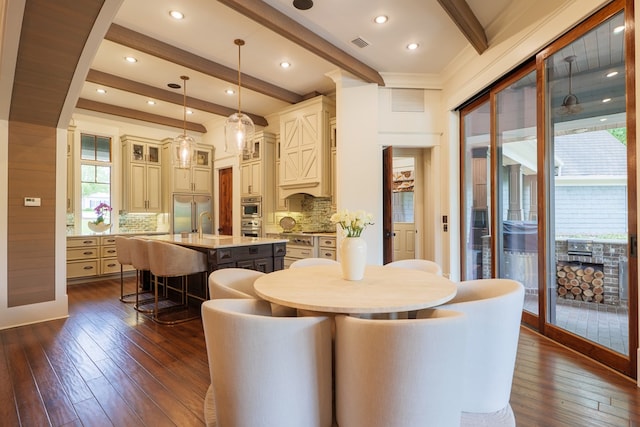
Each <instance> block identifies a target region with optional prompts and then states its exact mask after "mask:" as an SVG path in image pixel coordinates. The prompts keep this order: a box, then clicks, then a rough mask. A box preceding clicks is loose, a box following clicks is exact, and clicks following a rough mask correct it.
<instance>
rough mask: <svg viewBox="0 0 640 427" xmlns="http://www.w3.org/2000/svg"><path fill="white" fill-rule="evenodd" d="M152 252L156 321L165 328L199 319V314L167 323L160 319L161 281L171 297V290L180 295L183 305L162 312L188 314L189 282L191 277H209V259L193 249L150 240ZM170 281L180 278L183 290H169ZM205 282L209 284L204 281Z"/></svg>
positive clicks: (151, 266) (166, 308)
mask: <svg viewBox="0 0 640 427" xmlns="http://www.w3.org/2000/svg"><path fill="white" fill-rule="evenodd" d="M148 245H149V246H148V248H149V265H150V268H151V274H153V276H154V285H155V286H154V288H155V307H154V311H153V320H154V321H155V322H157V323H161V324H164V325H173V324H176V323H182V322H186V321H188V320H193V319H198V318H199V317H200V316H199V314H196V315H193V316H187V317H184V318H180V319H176V320H164V319H161V318H160V308H159V301H158V278H159V277H162V278H164V279H165V280H164V294H165V296H168V289H173V290H177V291H178V292H180V297H181V304H179V305H173V306H168V307H165V308H163V310H162V311H163V312H165V311H170V310H173V309H176V308H182V309H185V310H187V312H188V308H189V278H188V276H189V275H191V274H196V273H208V267H207V255H206V254H205V253H204V252H199V251H196V250H193V249H189V248H185V247H182V246H179V245H174V244H171V243H165V242H159V241H155V240H150V241H149V242H148ZM170 277H180V288H172V287H170V284H169V281H168V280H167V279H168V278H170ZM205 282H206V281H205Z"/></svg>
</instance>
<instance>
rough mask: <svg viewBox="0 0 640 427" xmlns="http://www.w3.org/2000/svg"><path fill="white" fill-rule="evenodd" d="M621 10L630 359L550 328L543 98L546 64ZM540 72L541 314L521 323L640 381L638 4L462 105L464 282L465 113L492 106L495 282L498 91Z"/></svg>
mask: <svg viewBox="0 0 640 427" xmlns="http://www.w3.org/2000/svg"><path fill="white" fill-rule="evenodd" d="M620 11H624V14H625V17H624V19H625V28H626V30H625V35H624V37H625V40H624V43H625V67H626V72H625V79H626V80H625V83H626V117H627V119H626V128H627V183H628V184H627V188H628V190H627V191H628V196H627V197H628V234H629V242H628V248H629V267H628V268H629V269H628V281H629V355H628V356H625V355H623V354H620V353H617V352H615V351H613V350H611V349H609V348H606V347H604V346H602V345H599V344H596V343H594V342H593V341H588V340H586V339H584V338H582V337H579V336H577V335H574V334H572V333H570V332H568V331H565V330H563V329H561V328H559V327H557V326H555V325H553V324H550V323H547V322H546V318H547V315H546V313H547V310H548V308H549V307H548V303H547V298H548V296H547V283H546V282H547V275H548V271H549V269H550V268H552V266H553V268H555V260H554V258H555V254H553V253H550V250H549V245H548V238H547V230H548V227H549V218H550V217H551V216H550V215H551V214H552V213H551V212H549V210H550V206H549V205H550V204H549V203H548V201H547V198H548V197H549V192H548V189H549V188H550V187H549V185H550V180H551V177H549V176H548V175H547V174H546V173H545V172H546V171H547V164H548V162H550V161H551V159H553V155H552V154H553V153H550V152H549V148H548V145H549V144H548V142H547V141H548V130H547V129H546V125H547V120H546V114H547V112H548V111H547V110H548V108H547V106H546V103H547V101H546V96H545V81H546V75H545V73H546V71H545V62H544V60H545V59H546V58H547V57H549V56H550V55H552V54H554V53H556V52H558V51H559V50H560V49H562V48H563V47H565V46H567V45H568V44H571V43H572V42H574V41H575V40H577V39H579V38H580V37H582V36H583V35H585V34H586V33H588V32H589V31H591V30H593V29H594V28H596V27H597V26H599V25H600V24H601V23H603V22H604V21H606V20H607V19H609V18H611V17H612V16H614V15H615V14H617V13H619V12H620ZM534 69H535V70H536V72H537V75H536V80H537V83H536V85H537V106H536V114H537V118H536V121H537V131H536V132H537V167H538V177H537V188H538V191H537V203H538V314H537V315H536V314H535V313H531V312H527V311H523V316H522V320H523V323H524V324H526V325H528V326H530V327H532V328H533V329H536V330H538V331H539V332H540V333H541V334H543V335H545V336H547V337H549V338H551V339H553V340H555V341H557V342H560V343H562V344H564V345H566V346H567V347H569V348H572V349H574V350H576V351H578V352H580V353H583V354H586V355H588V356H589V357H591V358H593V359H595V360H598V361H600V362H602V363H604V364H605V365H607V366H609V367H611V368H613V369H616V370H618V371H620V372H622V373H624V374H625V375H628V376H630V377H632V378H637V362H638V361H637V357H638V355H637V351H638V350H637V349H638V265H637V264H638V260H637V254H636V252H637V248H636V236H637V226H638V224H637V214H638V213H637V211H638V209H637V194H636V193H637V182H636V179H637V177H636V175H637V172H636V169H637V165H636V161H637V159H636V118H635V116H636V108H635V88H636V85H635V35H634V0H613V1H612V2H611V3H609V4H608V5H605V6H604V7H603V8H602V9H600V10H599V11H597V12H595V13H594V14H593V15H591V16H590V17H588V18H586V19H585V20H584V21H582V22H581V23H580V24H578V25H576V26H575V27H574V28H573V29H571V30H569V31H567V32H566V33H565V34H564V35H562V36H560V37H559V38H558V39H556V40H555V41H553V42H552V43H550V44H549V45H548V46H547V47H545V48H544V49H542V50H540V51H539V53H538V54H537V55H535V58H532V60H531V61H527V62H526V63H524V64H523V65H522V66H521V67H519V68H518V69H516V70H515V71H513V72H512V73H510V74H509V75H507V76H506V77H504V78H503V79H501V80H500V81H498V82H497V83H495V84H494V85H493V86H491V87H490V88H489V89H488V90H487V91H486V92H484V93H483V94H481V95H479V96H478V97H477V98H475V99H474V100H472V101H470V102H469V103H467V104H466V105H464V106H462V107H461V108H460V109H459V111H460V176H459V182H460V185H461V192H460V194H461V203H460V221H461V223H460V225H461V230H462V231H461V233H460V248H461V251H462V253H461V256H460V272H461V279H462V280H469V278H467V277H465V276H466V272H467V265H466V264H467V262H468V260H467V254H466V250H467V246H466V239H467V236H466V232H465V230H466V229H467V228H466V227H467V226H468V224H466V223H465V218H467V212H466V210H467V209H468V208H469V206H466V203H465V200H466V199H465V194H466V191H467V189H466V188H465V186H466V185H467V183H466V181H465V168H466V167H470V165H466V164H465V155H466V149H467V147H466V144H465V139H464V138H465V128H464V118H465V116H466V115H467V114H470V113H472V112H473V111H474V110H476V109H477V108H479V106H481V105H482V104H484V103H485V102H487V101H488V102H489V108H490V111H491V113H490V119H489V120H490V123H489V125H490V136H489V137H490V146H489V152H490V157H491V161H490V166H489V168H490V185H491V192H490V203H491V206H490V207H489V212H490V222H489V227H490V230H493V231H494V232H491V233H490V234H491V237H490V242H491V243H490V251H491V277H495V275H496V274H497V271H498V268H497V262H498V256H497V255H498V254H497V253H496V251H497V242H496V239H497V236H496V234H497V233H495V230H497V228H496V227H497V215H496V213H497V212H496V209H497V197H498V196H497V191H499V189H498V188H497V176H496V174H497V171H498V163H499V160H500V159H499V157H498V149H497V143H496V135H495V130H496V117H497V116H496V102H495V101H496V94H497V92H499V91H500V90H502V89H504V88H506V87H508V86H509V85H511V84H513V83H514V82H515V81H517V80H518V79H520V78H522V77H523V76H525V75H526V74H527V73H529V72H531V71H533V70H534Z"/></svg>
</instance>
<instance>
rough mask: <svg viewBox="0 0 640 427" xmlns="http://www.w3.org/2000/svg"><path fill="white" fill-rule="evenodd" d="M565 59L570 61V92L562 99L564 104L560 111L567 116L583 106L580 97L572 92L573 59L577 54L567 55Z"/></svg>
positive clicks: (580, 109)
mask: <svg viewBox="0 0 640 427" xmlns="http://www.w3.org/2000/svg"><path fill="white" fill-rule="evenodd" d="M564 60H565V61H566V62H568V63H569V93H568V94H567V96H565V97H564V99H563V100H562V105H561V106H560V108H559V110H558V113H559V114H560V115H563V116H566V115H569V114H576V113H579V112H581V111H582V106H581V105H580V101H578V97H577V96H576V95H574V94H573V92H572V89H573V87H572V83H573V82H572V79H573V61H575V60H576V56H575V55H571V56H567V57H566V58H564Z"/></svg>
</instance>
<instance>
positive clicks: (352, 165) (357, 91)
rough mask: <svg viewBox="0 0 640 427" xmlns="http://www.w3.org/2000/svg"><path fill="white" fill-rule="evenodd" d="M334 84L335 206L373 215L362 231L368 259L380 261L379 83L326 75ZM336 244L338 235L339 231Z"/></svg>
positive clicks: (380, 151) (340, 73)
mask: <svg viewBox="0 0 640 427" xmlns="http://www.w3.org/2000/svg"><path fill="white" fill-rule="evenodd" d="M329 77H331V78H332V79H333V80H334V82H335V84H336V129H337V141H338V143H337V148H336V179H337V182H338V185H337V189H336V191H337V193H338V194H337V198H336V200H337V208H338V210H341V209H349V210H358V209H363V210H365V211H367V212H369V213H371V214H373V217H374V222H375V224H374V225H370V226H368V227H367V229H366V230H365V231H364V233H363V234H362V235H363V237H364V239H365V240H366V242H367V262H368V263H369V264H382V147H380V144H379V142H378V85H376V84H373V83H364V82H362V81H360V80H358V79H356V78H355V77H353V76H351V75H350V74H348V73H346V72H342V71H335V72H333V73H330V74H329ZM338 236H339V237H338V245H339V244H340V240H341V239H340V237H341V236H340V234H339V233H338Z"/></svg>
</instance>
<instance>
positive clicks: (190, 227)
mask: <svg viewBox="0 0 640 427" xmlns="http://www.w3.org/2000/svg"><path fill="white" fill-rule="evenodd" d="M202 212H209V214H211V197H210V196H202V195H196V196H194V195H191V194H174V195H173V221H172V227H173V233H175V234H178V233H181V232H183V231H186V232H195V231H198V217H199V216H200V213H202ZM212 218H213V216H212ZM211 223H212V221H209V218H207V217H206V216H205V217H203V218H202V230H203V232H204V233H206V234H212V233H211V230H212V227H213V225H212V224H211Z"/></svg>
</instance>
